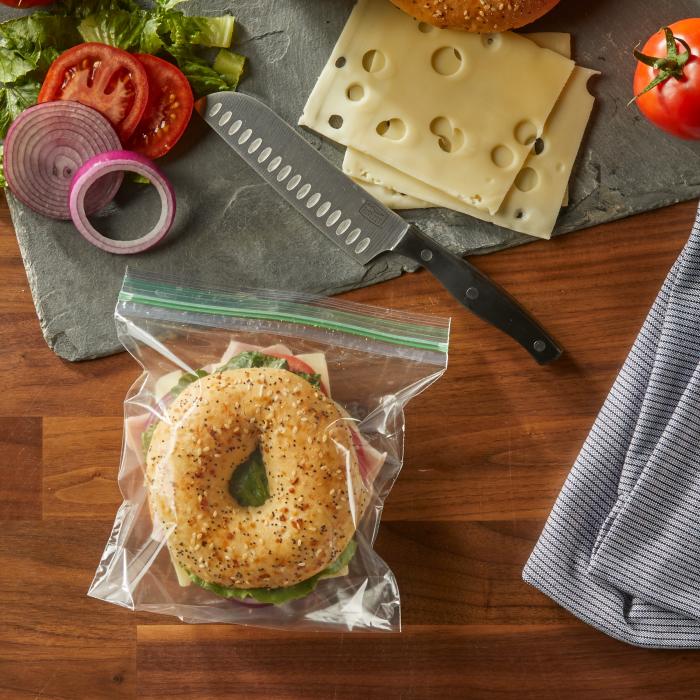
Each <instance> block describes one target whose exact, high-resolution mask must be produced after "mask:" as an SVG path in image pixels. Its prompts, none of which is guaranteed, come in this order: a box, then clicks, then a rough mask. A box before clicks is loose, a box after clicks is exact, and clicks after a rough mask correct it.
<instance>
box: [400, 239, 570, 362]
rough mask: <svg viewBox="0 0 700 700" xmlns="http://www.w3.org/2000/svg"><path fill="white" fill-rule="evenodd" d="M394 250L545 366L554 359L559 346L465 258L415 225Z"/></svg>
mask: <svg viewBox="0 0 700 700" xmlns="http://www.w3.org/2000/svg"><path fill="white" fill-rule="evenodd" d="M395 251H396V252H397V253H400V254H401V255H405V256H407V257H409V258H411V259H413V260H415V261H416V262H418V263H420V264H421V265H423V267H425V268H426V269H428V270H429V271H430V272H432V274H433V275H435V277H436V278H437V279H438V280H439V281H440V283H441V284H442V285H443V286H444V287H445V288H446V289H447V290H448V291H449V292H450V294H452V296H454V297H455V298H456V299H457V300H458V301H459V302H460V303H461V304H463V305H464V306H466V307H467V308H468V309H469V310H470V311H472V313H474V314H476V315H477V316H479V318H482V319H483V320H484V321H488V322H489V323H491V324H492V325H493V326H495V327H496V328H498V329H500V330H502V331H503V332H504V333H507V334H508V335H509V336H510V337H511V338H513V339H514V340H516V341H517V342H518V343H520V345H522V346H523V347H524V348H525V350H527V351H528V352H529V353H530V355H532V357H534V358H535V360H536V361H537V362H538V363H539V364H541V365H545V364H548V363H550V362H554V360H556V359H558V358H559V357H560V356H561V354H562V350H561V348H560V347H559V346H558V345H557V344H556V343H555V342H554V340H553V339H552V338H551V337H550V336H549V335H548V334H547V333H546V332H545V331H544V329H543V328H541V327H540V325H539V324H538V323H537V322H536V321H535V320H534V319H533V318H532V317H531V316H530V315H529V314H528V313H527V312H526V311H525V310H524V309H523V308H522V307H520V306H519V304H518V303H517V302H516V301H515V300H514V299H512V298H511V297H510V296H509V295H508V294H507V293H506V292H505V291H503V290H502V289H501V288H500V287H499V286H497V285H496V284H494V283H493V282H492V281H491V280H490V279H489V278H488V277H486V275H484V274H482V273H481V272H479V270H477V269H476V268H475V267H474V266H473V265H471V264H470V263H468V262H467V261H466V260H463V259H462V258H460V257H458V256H456V255H453V254H452V253H450V252H449V251H448V250H446V249H445V248H443V247H442V246H440V245H437V244H436V243H435V242H434V241H433V240H432V239H430V238H428V236H426V235H425V234H424V233H423V232H422V231H420V230H419V229H418V228H416V227H415V226H411V227H410V229H409V230H408V232H407V233H406V235H405V236H404V238H403V239H402V240H401V242H400V243H399V244H398V245H397V246H396V248H395Z"/></svg>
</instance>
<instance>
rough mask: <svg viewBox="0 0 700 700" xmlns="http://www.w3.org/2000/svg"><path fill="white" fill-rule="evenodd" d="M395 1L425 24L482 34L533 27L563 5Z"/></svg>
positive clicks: (513, 0) (532, 0)
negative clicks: (551, 11) (533, 23)
mask: <svg viewBox="0 0 700 700" xmlns="http://www.w3.org/2000/svg"><path fill="white" fill-rule="evenodd" d="M391 1H392V2H393V3H394V5H396V6H397V7H399V8H401V9H402V10H403V11H404V12H407V13H408V14H409V15H412V16H413V17H415V18H416V19H417V20H419V21H421V22H427V23H428V24H432V25H434V26H436V27H440V28H441V29H462V30H464V31H467V32H476V33H479V34H490V33H491V32H505V31H508V30H509V29H517V28H518V27H522V26H524V25H526V24H530V22H534V21H535V20H536V19H538V18H539V17H542V15H544V14H546V13H547V12H549V11H550V10H551V9H552V8H553V7H554V6H555V5H557V4H558V3H559V0H461V1H460V0H391Z"/></svg>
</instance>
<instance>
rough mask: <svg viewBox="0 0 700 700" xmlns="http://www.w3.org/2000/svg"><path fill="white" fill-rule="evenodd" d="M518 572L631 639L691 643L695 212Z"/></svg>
mask: <svg viewBox="0 0 700 700" xmlns="http://www.w3.org/2000/svg"><path fill="white" fill-rule="evenodd" d="M523 578H524V579H525V581H527V582H528V583H531V584H532V585H533V586H536V587H537V588H539V589H540V590H541V591H543V592H544V593H546V594H547V595H548V596H550V597H551V598H552V599H553V600H555V601H556V602H557V603H559V604H560V605H562V606H563V607H565V608H567V609H568V610H570V611H571V612H572V613H574V614H575V615H577V616H578V617H579V618H581V619H582V620H584V621H585V622H587V623H589V624H590V625H593V626H594V627H597V628H598V629H600V630H602V631H603V632H606V633H607V634H609V635H611V636H613V637H616V638H618V639H621V640H623V641H625V642H629V643H630V644H636V645H639V646H644V647H665V648H700V214H699V216H698V219H696V222H695V226H694V228H693V231H692V233H691V236H690V239H689V241H688V243H687V244H686V246H685V248H684V249H683V252H682V253H681V255H680V257H679V258H678V260H677V261H676V263H675V265H674V266H673V268H672V269H671V272H670V273H669V275H668V278H667V279H666V281H665V283H664V286H663V288H662V289H661V292H660V293H659V296H658V298H657V299H656V301H655V303H654V306H653V307H652V309H651V311H650V313H649V316H648V317H647V319H646V321H645V323H644V326H643V327H642V330H641V332H640V334H639V337H638V338H637V340H636V342H635V344H634V347H633V348H632V351H631V352H630V355H629V357H628V358H627V361H626V362H625V364H624V366H623V368H622V370H621V372H620V375H619V376H618V378H617V381H616V382H615V384H614V386H613V388H612V390H611V392H610V394H609V395H608V398H607V400H606V401H605V404H604V406H603V408H602V410H601V412H600V415H599V416H598V418H597V420H596V422H595V424H594V425H593V428H592V430H591V433H590V435H589V436H588V439H587V440H586V442H585V444H584V446H583V449H582V450H581V454H580V455H579V457H578V459H577V460H576V463H575V464H574V466H573V469H572V470H571V473H570V474H569V476H568V478H567V480H566V483H565V484H564V487H563V489H562V492H561V494H560V495H559V498H558V499H557V502H556V503H555V505H554V509H553V510H552V513H551V515H550V516H549V520H548V521H547V524H546V526H545V528H544V531H543V532H542V535H541V536H540V539H539V541H538V542H537V545H536V547H535V549H534V551H533V553H532V555H531V556H530V559H529V561H528V563H527V565H526V567H525V570H524V572H523Z"/></svg>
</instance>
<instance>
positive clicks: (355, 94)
mask: <svg viewBox="0 0 700 700" xmlns="http://www.w3.org/2000/svg"><path fill="white" fill-rule="evenodd" d="M345 95H346V96H347V98H348V99H349V100H350V101H351V102H359V101H360V100H361V99H362V98H363V97H364V96H365V89H364V88H363V87H362V85H360V84H359V83H353V84H352V85H351V86H350V87H349V88H348V89H347V90H346V91H345Z"/></svg>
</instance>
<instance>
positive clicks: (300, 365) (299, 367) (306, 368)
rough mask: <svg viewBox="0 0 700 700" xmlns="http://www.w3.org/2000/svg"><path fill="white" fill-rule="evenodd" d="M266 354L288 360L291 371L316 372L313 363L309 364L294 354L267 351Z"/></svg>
mask: <svg viewBox="0 0 700 700" xmlns="http://www.w3.org/2000/svg"><path fill="white" fill-rule="evenodd" d="M265 354H266V355H269V356H270V357H279V358H280V359H281V360H287V364H288V365H289V371H290V372H303V373H304V374H316V372H315V371H314V368H313V367H312V366H311V365H307V364H306V362H304V361H303V360H300V359H299V358H298V357H294V355H282V354H281V353H279V352H266V353H265Z"/></svg>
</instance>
